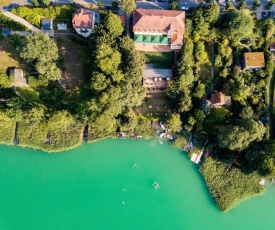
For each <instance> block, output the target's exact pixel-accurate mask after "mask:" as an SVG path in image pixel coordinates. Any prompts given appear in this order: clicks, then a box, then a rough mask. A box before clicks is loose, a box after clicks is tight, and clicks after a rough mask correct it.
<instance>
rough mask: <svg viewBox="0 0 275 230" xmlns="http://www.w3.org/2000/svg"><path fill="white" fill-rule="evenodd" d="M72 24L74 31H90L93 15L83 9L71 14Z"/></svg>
mask: <svg viewBox="0 0 275 230" xmlns="http://www.w3.org/2000/svg"><path fill="white" fill-rule="evenodd" d="M72 24H73V28H74V29H92V28H93V13H92V12H91V11H87V10H84V9H82V8H81V9H80V11H79V12H76V13H74V14H73V19H72Z"/></svg>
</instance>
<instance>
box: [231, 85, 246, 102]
mask: <svg viewBox="0 0 275 230" xmlns="http://www.w3.org/2000/svg"><path fill="white" fill-rule="evenodd" d="M249 92H250V88H249V87H244V86H241V87H234V88H233V91H232V98H233V99H234V100H236V101H244V100H245V99H246V98H247V96H248V94H249Z"/></svg>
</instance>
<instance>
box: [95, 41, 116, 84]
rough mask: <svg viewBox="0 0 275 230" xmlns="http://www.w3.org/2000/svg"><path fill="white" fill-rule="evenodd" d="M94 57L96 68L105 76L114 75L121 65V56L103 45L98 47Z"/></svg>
mask: <svg viewBox="0 0 275 230" xmlns="http://www.w3.org/2000/svg"><path fill="white" fill-rule="evenodd" d="M96 55H97V60H96V63H97V66H98V67H99V69H100V70H101V71H102V72H103V73H105V74H106V75H111V74H112V73H114V72H115V70H117V69H118V67H119V65H120V63H121V54H120V53H119V52H118V51H117V50H115V49H112V48H111V47H110V46H108V45H105V44H103V45H101V46H99V47H98V49H97V51H96ZM113 80H114V79H113ZM118 80H120V79H118Z"/></svg>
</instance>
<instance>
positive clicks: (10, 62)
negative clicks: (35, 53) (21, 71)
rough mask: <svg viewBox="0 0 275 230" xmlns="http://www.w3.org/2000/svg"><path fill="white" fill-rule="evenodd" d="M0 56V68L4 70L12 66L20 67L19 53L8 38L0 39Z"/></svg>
mask: <svg viewBox="0 0 275 230" xmlns="http://www.w3.org/2000/svg"><path fill="white" fill-rule="evenodd" d="M0 57H1V61H0V69H1V70H3V71H4V72H6V70H7V68H8V67H12V66H15V67H20V68H22V65H20V64H19V55H18V53H17V51H16V50H15V48H14V47H13V46H12V44H11V42H10V40H9V39H8V38H4V39H3V40H1V41H0Z"/></svg>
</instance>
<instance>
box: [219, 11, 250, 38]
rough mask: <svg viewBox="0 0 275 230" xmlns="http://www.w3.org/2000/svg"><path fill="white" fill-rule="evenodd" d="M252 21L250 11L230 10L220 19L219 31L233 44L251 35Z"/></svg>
mask: <svg viewBox="0 0 275 230" xmlns="http://www.w3.org/2000/svg"><path fill="white" fill-rule="evenodd" d="M253 28H254V21H253V18H252V16H251V15H250V11H246V10H241V11H238V10H232V11H229V12H228V13H226V14H225V16H224V17H223V18H222V19H221V30H222V31H223V32H224V34H225V36H226V37H228V38H229V39H230V40H231V41H232V42H233V43H238V42H239V41H240V40H241V39H242V38H247V37H249V36H250V35H251V34H252V33H253Z"/></svg>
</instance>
